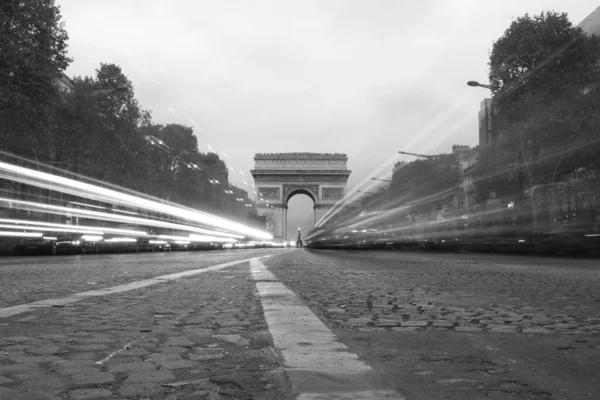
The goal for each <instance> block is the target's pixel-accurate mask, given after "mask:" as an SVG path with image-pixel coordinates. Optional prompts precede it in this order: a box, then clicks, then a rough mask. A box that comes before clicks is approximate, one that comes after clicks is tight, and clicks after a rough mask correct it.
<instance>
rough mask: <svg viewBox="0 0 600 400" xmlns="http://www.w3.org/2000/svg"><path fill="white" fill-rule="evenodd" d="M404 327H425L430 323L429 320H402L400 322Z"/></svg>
mask: <svg viewBox="0 0 600 400" xmlns="http://www.w3.org/2000/svg"><path fill="white" fill-rule="evenodd" d="M400 325H401V326H402V327H407V328H409V327H425V326H427V325H429V322H427V321H402V323H401V324H400Z"/></svg>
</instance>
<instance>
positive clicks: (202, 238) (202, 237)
mask: <svg viewBox="0 0 600 400" xmlns="http://www.w3.org/2000/svg"><path fill="white" fill-rule="evenodd" d="M188 240H191V241H192V242H218V243H223V242H224V243H235V242H237V240H235V239H234V238H223V237H217V236H207V235H190V237H189V239H188Z"/></svg>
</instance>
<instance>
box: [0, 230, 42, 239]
mask: <svg viewBox="0 0 600 400" xmlns="http://www.w3.org/2000/svg"><path fill="white" fill-rule="evenodd" d="M1 236H7V237H30V238H31V237H33V238H41V237H42V236H44V234H43V233H41V232H10V231H0V237H1Z"/></svg>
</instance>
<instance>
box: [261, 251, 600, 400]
mask: <svg viewBox="0 0 600 400" xmlns="http://www.w3.org/2000/svg"><path fill="white" fill-rule="evenodd" d="M265 265H267V267H269V268H270V270H271V271H272V272H273V273H274V274H275V275H276V276H277V277H278V278H279V279H280V280H281V282H283V283H284V284H285V285H286V286H287V287H289V288H290V289H291V290H293V291H294V292H295V293H296V294H298V295H299V296H300V298H301V299H303V300H304V301H305V302H306V303H307V304H308V305H309V306H310V307H311V309H312V310H313V311H314V312H315V313H316V314H317V315H319V316H320V318H321V319H322V320H323V321H324V322H325V323H326V324H327V325H328V326H329V327H330V328H331V329H332V330H333V331H334V332H335V333H336V335H337V336H338V337H339V338H340V339H341V340H342V342H344V343H345V344H346V345H348V346H349V348H350V349H351V350H352V351H354V352H355V353H357V354H358V355H359V356H360V357H361V358H362V359H363V360H365V361H366V362H367V363H368V364H369V365H371V366H372V367H373V368H375V370H376V371H378V372H379V373H380V374H381V375H382V376H383V377H384V378H385V379H386V380H387V382H389V383H390V384H391V385H393V387H394V388H395V389H396V390H398V391H399V392H401V393H403V394H404V395H405V396H406V398H407V399H429V400H434V399H457V400H458V399H461V400H462V399H570V400H573V399H598V398H600V337H599V334H600V263H599V262H598V261H597V260H589V259H588V260H586V259H569V258H546V257H528V256H526V257H520V256H505V255H485V254H450V253H446V254H444V253H411V252H384V251H381V252H380V251H311V250H306V251H297V252H292V253H289V254H286V255H282V256H280V257H276V258H272V259H267V260H265Z"/></svg>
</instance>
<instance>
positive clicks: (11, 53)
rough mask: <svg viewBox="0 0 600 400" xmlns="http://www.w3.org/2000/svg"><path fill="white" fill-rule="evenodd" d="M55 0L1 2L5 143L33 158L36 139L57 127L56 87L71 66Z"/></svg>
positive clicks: (0, 95) (0, 139)
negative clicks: (64, 71)
mask: <svg viewBox="0 0 600 400" xmlns="http://www.w3.org/2000/svg"><path fill="white" fill-rule="evenodd" d="M60 20H61V15H60V9H59V7H58V6H56V5H55V4H54V1H53V0H32V1H19V0H5V1H3V2H0V49H2V50H1V51H0V143H2V149H3V150H6V151H10V152H14V153H17V154H20V155H24V156H27V157H31V158H33V157H34V156H36V151H37V154H39V153H44V152H46V150H47V149H43V148H40V146H39V143H36V137H39V136H42V135H44V134H46V133H47V130H48V129H49V128H51V126H52V125H53V121H52V117H53V113H54V107H55V105H56V97H57V88H56V87H55V86H54V80H55V79H57V78H58V77H59V76H60V74H61V72H62V71H63V70H64V69H65V68H67V66H68V65H69V63H70V62H71V59H70V58H69V57H67V51H66V49H67V39H68V35H67V32H66V31H65V30H64V28H63V26H62V24H61V22H60Z"/></svg>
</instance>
